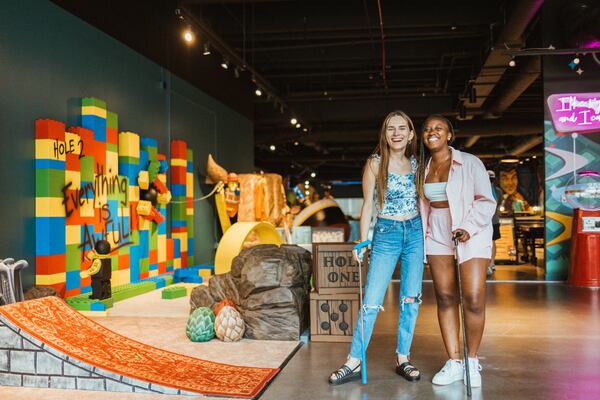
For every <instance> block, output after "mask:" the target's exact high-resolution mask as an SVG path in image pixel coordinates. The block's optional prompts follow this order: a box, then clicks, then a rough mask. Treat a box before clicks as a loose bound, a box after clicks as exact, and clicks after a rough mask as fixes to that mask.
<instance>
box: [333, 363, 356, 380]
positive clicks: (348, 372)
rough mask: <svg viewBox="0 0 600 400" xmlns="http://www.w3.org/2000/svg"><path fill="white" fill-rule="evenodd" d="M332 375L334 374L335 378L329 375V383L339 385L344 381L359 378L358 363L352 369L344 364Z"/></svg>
mask: <svg viewBox="0 0 600 400" xmlns="http://www.w3.org/2000/svg"><path fill="white" fill-rule="evenodd" d="M332 375H335V379H331V376H330V377H329V384H330V385H341V384H344V383H346V382H350V381H354V380H356V379H359V378H360V364H358V365H357V366H356V367H355V368H354V369H350V367H349V366H347V365H346V364H344V365H342V366H341V367H340V369H338V370H337V371H335V372H334V373H333V374H332Z"/></svg>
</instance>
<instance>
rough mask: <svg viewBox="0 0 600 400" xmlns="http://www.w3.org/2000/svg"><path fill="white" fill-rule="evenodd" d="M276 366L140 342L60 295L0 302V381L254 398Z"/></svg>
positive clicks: (274, 372) (44, 385) (5, 383)
mask: <svg viewBox="0 0 600 400" xmlns="http://www.w3.org/2000/svg"><path fill="white" fill-rule="evenodd" d="M165 329H172V328H171V327H165ZM278 372H279V369H277V368H256V367H244V366H235V365H228V364H223V363H217V362H212V361H206V360H202V359H199V358H193V357H188V356H185V355H182V354H177V353H172V352H169V351H166V350H162V349H159V348H156V347H152V346H149V345H146V344H144V343H140V342H138V341H135V340H132V339H130V338H127V337H125V336H122V335H119V334H117V333H115V332H113V331H111V330H109V329H106V328H105V327H103V326H102V325H100V324H98V323H96V322H94V321H92V320H91V319H89V318H86V317H84V316H83V315H81V314H80V313H78V312H77V311H75V310H73V309H72V308H71V307H69V306H68V305H67V304H66V303H65V302H64V301H63V300H61V299H59V298H58V297H45V298H42V299H37V300H31V301H26V302H21V303H16V304H10V305H6V306H2V307H0V385H7V386H30V387H50V388H59V389H81V390H104V391H119V392H141V393H164V394H180V395H193V396H197V395H198V394H203V395H210V396H223V397H239V398H255V397H256V396H258V395H259V394H260V393H261V391H262V390H263V389H264V387H265V385H266V384H267V383H268V382H269V381H270V380H271V379H273V377H274V376H275V375H276V374H277V373H278Z"/></svg>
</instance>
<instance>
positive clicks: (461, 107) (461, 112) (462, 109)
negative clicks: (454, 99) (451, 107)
mask: <svg viewBox="0 0 600 400" xmlns="http://www.w3.org/2000/svg"><path fill="white" fill-rule="evenodd" d="M458 117H459V118H460V119H465V118H467V108H466V107H465V103H462V102H461V103H460V105H459V106H458Z"/></svg>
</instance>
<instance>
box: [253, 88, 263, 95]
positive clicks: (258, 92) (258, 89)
mask: <svg viewBox="0 0 600 400" xmlns="http://www.w3.org/2000/svg"><path fill="white" fill-rule="evenodd" d="M254 94H255V95H256V96H258V97H260V96H262V90H260V88H256V90H255V91H254Z"/></svg>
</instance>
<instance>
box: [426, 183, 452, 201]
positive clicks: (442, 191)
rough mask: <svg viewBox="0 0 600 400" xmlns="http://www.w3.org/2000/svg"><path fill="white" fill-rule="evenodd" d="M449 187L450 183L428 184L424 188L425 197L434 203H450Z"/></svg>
mask: <svg viewBox="0 0 600 400" xmlns="http://www.w3.org/2000/svg"><path fill="white" fill-rule="evenodd" d="M447 185H448V182H434V183H426V184H425V185H424V186H423V190H424V192H425V197H427V200H429V201H430V202H432V203H433V202H434V201H448V195H446V186H447Z"/></svg>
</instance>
